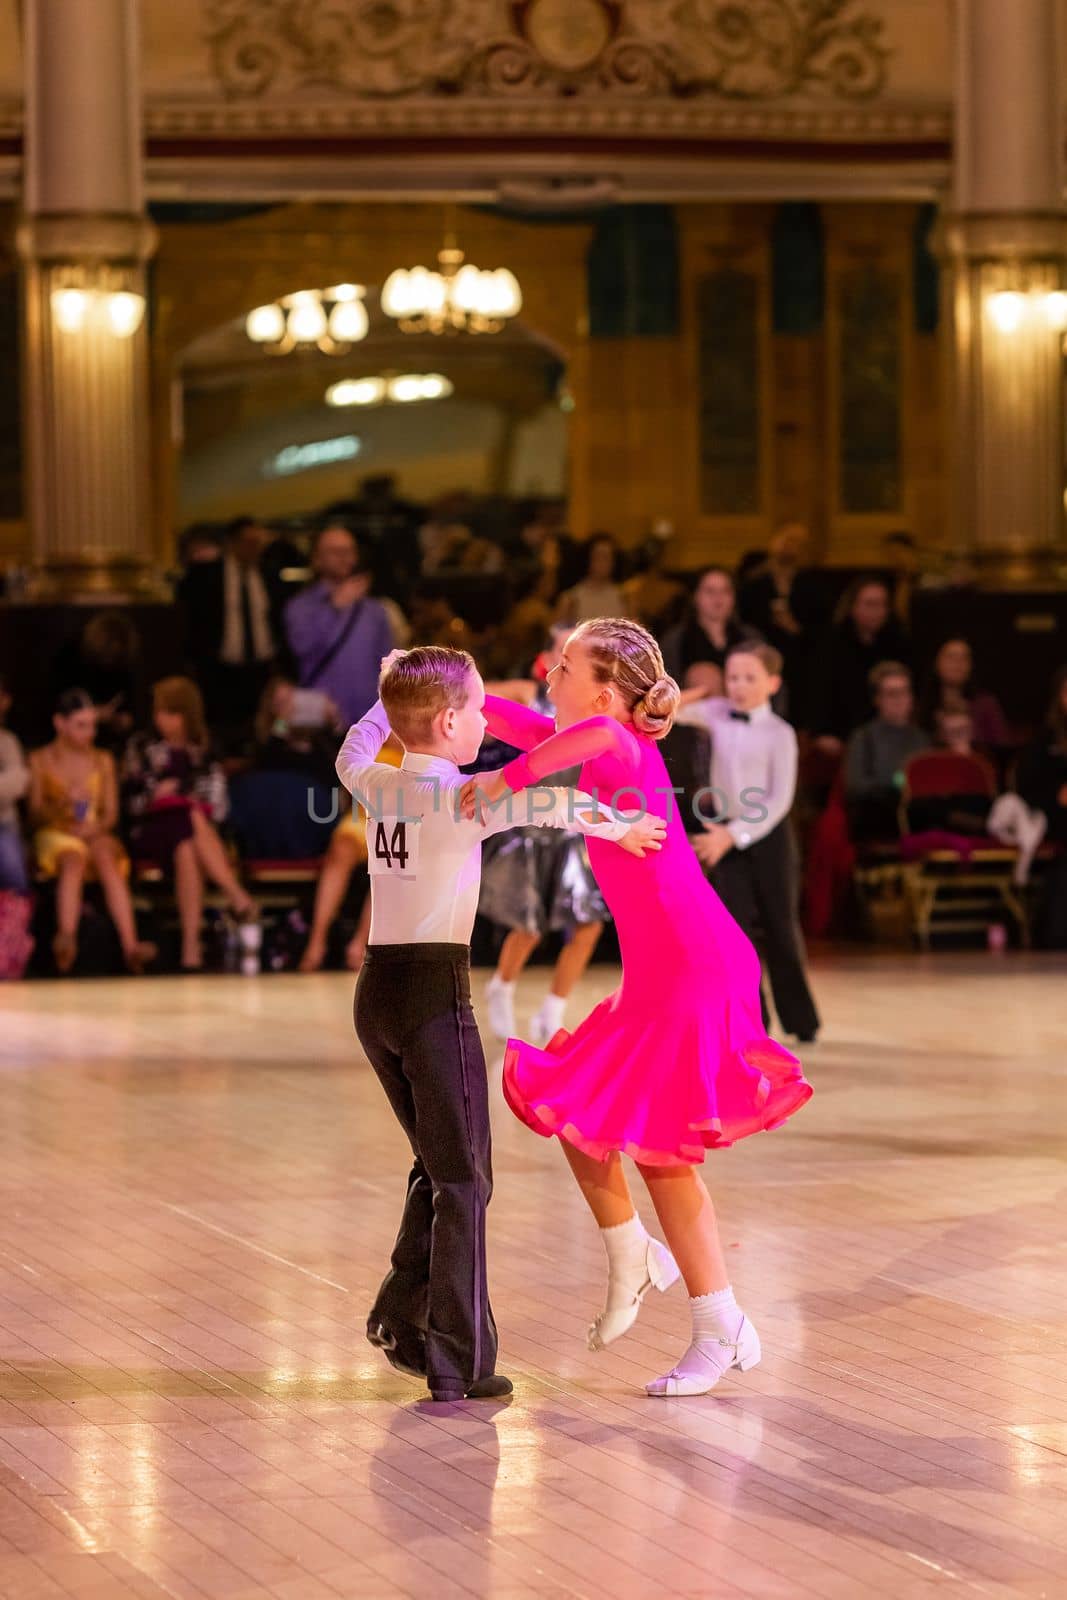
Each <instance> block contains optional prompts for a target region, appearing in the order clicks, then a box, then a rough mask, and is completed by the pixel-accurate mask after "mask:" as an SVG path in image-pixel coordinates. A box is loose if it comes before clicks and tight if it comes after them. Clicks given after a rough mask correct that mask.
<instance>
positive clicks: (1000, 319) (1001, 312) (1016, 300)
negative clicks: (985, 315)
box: [987, 289, 1026, 333]
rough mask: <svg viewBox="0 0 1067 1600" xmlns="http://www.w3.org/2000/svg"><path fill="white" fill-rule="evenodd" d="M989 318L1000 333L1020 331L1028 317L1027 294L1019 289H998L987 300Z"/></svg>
mask: <svg viewBox="0 0 1067 1600" xmlns="http://www.w3.org/2000/svg"><path fill="white" fill-rule="evenodd" d="M987 308H988V311H989V320H990V321H991V322H992V324H993V326H994V327H995V328H996V329H997V330H998V331H999V332H1000V333H1018V331H1019V329H1020V328H1021V327H1022V325H1023V320H1024V318H1025V317H1026V296H1025V295H1024V294H1020V292H1019V290H1018V289H998V290H997V292H996V294H991V295H990V296H989V300H988V301H987Z"/></svg>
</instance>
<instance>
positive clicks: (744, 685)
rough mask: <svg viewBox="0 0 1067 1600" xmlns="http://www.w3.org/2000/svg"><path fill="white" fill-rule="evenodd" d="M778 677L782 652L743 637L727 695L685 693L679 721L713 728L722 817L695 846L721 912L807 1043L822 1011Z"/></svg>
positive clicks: (784, 1020) (782, 1014)
mask: <svg viewBox="0 0 1067 1600" xmlns="http://www.w3.org/2000/svg"><path fill="white" fill-rule="evenodd" d="M781 684H782V658H781V656H780V654H779V653H778V651H777V650H775V649H774V647H773V646H772V645H769V644H763V643H762V642H757V641H746V642H745V643H744V644H739V645H736V646H735V647H734V648H733V649H732V650H731V651H730V653H729V655H728V656H727V658H726V685H725V686H726V697H725V699H722V698H719V697H715V696H712V697H707V698H703V699H692V698H691V697H689V696H687V695H683V697H682V698H683V705H682V707H681V709H680V710H679V712H678V715H677V717H676V719H675V720H676V721H677V722H688V723H696V724H698V725H699V726H701V727H704V728H707V729H708V731H709V733H710V734H711V775H710V779H709V782H710V784H711V787H712V789H713V790H714V792H715V797H716V802H717V805H718V810H719V815H718V816H717V817H716V818H715V820H714V821H711V822H707V821H706V822H705V823H704V832H703V834H697V835H696V836H695V838H694V839H693V848H694V849H695V851H696V853H697V855H698V856H699V858H700V860H701V862H702V863H703V865H704V867H705V869H706V870H707V871H708V873H709V874H710V875H711V879H712V882H713V884H714V886H715V888H716V889H717V891H718V893H719V895H720V896H721V897H722V900H723V902H724V903H725V905H726V907H727V909H728V910H729V912H730V913H731V915H732V916H733V917H734V919H735V920H736V921H737V922H738V923H740V925H741V927H742V928H743V929H744V931H745V933H747V934H748V936H749V938H750V939H751V940H752V941H753V943H754V944H755V945H756V947H757V949H758V950H759V951H760V955H761V957H762V960H763V965H764V970H765V972H766V974H767V977H768V978H769V979H770V985H771V993H772V995H773V996H774V1005H775V1010H776V1011H777V1013H778V1019H779V1021H780V1023H781V1024H782V1027H783V1029H784V1030H785V1031H786V1032H787V1033H791V1034H795V1035H796V1037H797V1038H798V1039H800V1040H801V1041H803V1042H804V1043H810V1042H811V1041H812V1040H813V1039H814V1038H815V1036H816V1034H817V1033H818V1031H819V1014H818V1012H817V1011H816V1009H815V1002H814V1000H813V999H812V996H811V990H810V988H809V987H808V979H807V973H806V970H805V964H806V963H805V953H804V941H803V938H802V936H801V932H800V924H799V921H798V918H797V898H798V890H799V870H798V864H797V853H796V844H795V841H794V839H793V832H792V829H791V827H790V824H789V813H790V811H791V810H792V808H793V800H794V797H795V795H796V787H797V736H796V733H795V732H794V731H793V729H792V728H791V727H790V725H789V723H788V722H786V721H785V720H784V719H783V718H782V717H779V716H776V715H775V713H774V711H772V709H771V699H772V697H773V696H774V695H775V694H777V692H778V690H779V689H780V688H781ZM687 699H688V704H686V703H685V702H686V700H687ZM766 1009H767V1005H766V1000H764V1011H765V1012H766Z"/></svg>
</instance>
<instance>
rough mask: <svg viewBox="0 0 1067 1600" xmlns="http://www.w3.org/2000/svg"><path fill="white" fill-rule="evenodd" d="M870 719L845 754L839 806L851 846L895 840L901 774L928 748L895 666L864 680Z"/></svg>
mask: <svg viewBox="0 0 1067 1600" xmlns="http://www.w3.org/2000/svg"><path fill="white" fill-rule="evenodd" d="M870 693H871V694H872V695H873V697H874V703H875V706H876V708H877V710H876V715H875V717H874V719H873V720H872V721H870V722H867V723H864V724H863V726H862V727H859V728H857V729H856V730H855V731H854V732H853V733H852V735H851V737H850V738H849V741H848V747H847V749H846V752H845V805H846V808H847V811H848V818H849V831H850V833H851V836H852V838H853V839H854V840H855V841H856V842H857V843H866V842H869V841H872V840H884V839H895V838H896V837H897V836H898V834H899V832H900V828H899V823H898V817H897V809H898V806H899V804H900V791H901V787H902V785H903V782H904V768H905V766H906V765H907V763H908V761H909V760H910V759H911V757H912V756H914V755H917V754H918V752H919V751H920V750H926V749H928V748H929V745H930V739H929V735H928V734H926V733H924V732H923V730H922V729H921V728H919V727H917V726H916V724H915V720H914V713H915V696H914V693H913V690H912V683H911V673H910V672H909V671H908V668H907V667H906V666H904V665H903V664H902V663H901V662H899V661H883V662H882V663H881V664H880V665H878V666H876V667H875V668H874V669H873V670H872V672H871V674H870Z"/></svg>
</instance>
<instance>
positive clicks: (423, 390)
mask: <svg viewBox="0 0 1067 1600" xmlns="http://www.w3.org/2000/svg"><path fill="white" fill-rule="evenodd" d="M453 387H454V386H453V384H452V381H451V379H449V378H446V377H445V376H444V374H443V373H441V372H391V373H386V374H383V375H382V376H381V377H374V378H342V380H341V382H340V383H331V385H330V387H329V388H328V389H327V391H326V403H327V405H331V406H382V405H410V404H411V403H412V402H413V401H416V400H446V399H447V398H448V396H449V395H450V394H451V393H452V390H453Z"/></svg>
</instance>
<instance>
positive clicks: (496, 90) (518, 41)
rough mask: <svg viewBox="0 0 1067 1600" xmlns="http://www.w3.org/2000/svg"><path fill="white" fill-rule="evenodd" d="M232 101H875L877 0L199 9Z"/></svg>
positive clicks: (297, 2) (282, 0) (879, 30)
mask: <svg viewBox="0 0 1067 1600" xmlns="http://www.w3.org/2000/svg"><path fill="white" fill-rule="evenodd" d="M201 4H202V7H203V18H204V30H205V38H206V41H207V44H208V47H209V50H210V58H211V68H212V72H213V75H214V78H215V81H216V82H217V84H218V86H219V88H220V89H221V90H222V92H223V93H224V94H225V95H226V96H227V98H229V99H231V100H241V101H257V100H260V99H262V98H263V97H265V96H273V95H279V94H280V95H282V96H285V95H290V94H294V93H295V94H300V93H304V92H307V91H313V92H317V93H320V94H322V93H333V94H339V95H344V96H345V97H346V98H348V97H356V98H369V99H373V100H378V101H381V100H387V99H391V98H395V97H398V96H410V95H415V96H426V95H429V96H432V97H434V98H435V99H445V98H448V97H450V96H455V95H462V96H463V97H464V100H465V101H468V102H469V101H470V100H471V99H475V98H477V97H479V96H483V97H488V98H490V99H492V98H499V97H504V98H511V97H521V98H524V99H530V98H533V99H535V100H536V99H547V100H549V101H553V102H556V103H557V104H558V102H559V101H560V100H566V99H571V98H576V97H577V98H585V97H588V98H591V99H601V98H607V99H609V100H619V99H621V100H632V99H638V100H639V99H643V98H647V97H649V96H655V97H668V98H673V97H679V98H686V99H688V98H694V97H696V98H700V97H713V98H715V99H718V100H732V101H743V102H760V101H766V100H771V99H779V98H781V97H783V96H790V95H797V94H806V95H814V96H816V97H822V98H825V99H828V100H831V101H837V102H842V101H844V102H853V103H855V102H864V101H870V100H873V99H875V98H877V97H878V96H879V95H880V94H881V93H882V91H883V90H884V88H885V86H886V80H887V72H888V62H889V54H890V52H889V50H888V48H887V47H886V45H885V43H884V40H883V20H882V18H881V16H880V15H879V14H878V12H877V11H876V9H875V8H874V6H873V5H872V4H871V3H869V0H201Z"/></svg>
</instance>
